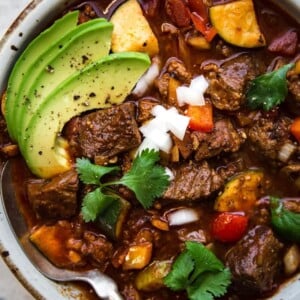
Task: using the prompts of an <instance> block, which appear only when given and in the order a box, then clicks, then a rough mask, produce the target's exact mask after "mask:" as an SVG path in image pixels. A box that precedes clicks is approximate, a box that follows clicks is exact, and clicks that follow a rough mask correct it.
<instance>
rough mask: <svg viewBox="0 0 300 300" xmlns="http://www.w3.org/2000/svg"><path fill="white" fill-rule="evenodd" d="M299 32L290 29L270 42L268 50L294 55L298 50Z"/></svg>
mask: <svg viewBox="0 0 300 300" xmlns="http://www.w3.org/2000/svg"><path fill="white" fill-rule="evenodd" d="M297 43H298V34H297V31H296V30H295V29H290V30H287V31H285V32H284V33H281V34H280V35H278V36H277V37H275V38H274V39H273V40H272V41H271V42H270V44H269V46H268V50H269V51H270V52H275V53H278V54H281V55H294V54H295V53H296V50H297Z"/></svg>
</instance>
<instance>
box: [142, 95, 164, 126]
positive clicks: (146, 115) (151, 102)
mask: <svg viewBox="0 0 300 300" xmlns="http://www.w3.org/2000/svg"><path fill="white" fill-rule="evenodd" d="M157 104H159V103H158V101H157V100H155V99H148V98H147V99H140V100H139V101H138V114H137V121H138V122H144V121H147V120H149V119H151V118H152V117H153V115H152V113H151V111H152V109H153V107H154V106H156V105H157Z"/></svg>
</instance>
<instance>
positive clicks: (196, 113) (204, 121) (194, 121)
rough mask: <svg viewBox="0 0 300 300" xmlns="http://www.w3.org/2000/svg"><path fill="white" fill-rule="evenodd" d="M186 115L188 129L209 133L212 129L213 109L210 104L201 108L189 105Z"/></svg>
mask: <svg viewBox="0 0 300 300" xmlns="http://www.w3.org/2000/svg"><path fill="white" fill-rule="evenodd" d="M186 115H187V116H188V117H190V123H189V128H190V129H192V130H198V131H202V132H210V131H212V130H213V128H214V123H213V109H212V105H211V104H210V103H206V104H205V105H202V106H194V105H189V106H188V108H187V110H186Z"/></svg>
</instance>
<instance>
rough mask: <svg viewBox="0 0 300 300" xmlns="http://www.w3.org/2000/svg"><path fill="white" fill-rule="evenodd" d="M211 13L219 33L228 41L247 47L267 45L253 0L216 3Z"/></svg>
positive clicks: (210, 10)
mask: <svg viewBox="0 0 300 300" xmlns="http://www.w3.org/2000/svg"><path fill="white" fill-rule="evenodd" d="M209 14H210V19H211V22H212V24H213V26H214V27H215V28H216V30H217V32H218V34H219V35H220V36H221V37H222V38H223V39H224V40H225V41H227V42H228V43H230V44H233V45H235V46H239V47H245V48H255V47H261V46H265V45H266V41H265V38H264V36H263V34H262V33H261V31H260V28H259V26H258V23H257V19H256V15H255V10H254V6H253V2H252V0H239V1H234V2H230V3H226V4H220V5H216V6H213V7H211V8H210V9H209Z"/></svg>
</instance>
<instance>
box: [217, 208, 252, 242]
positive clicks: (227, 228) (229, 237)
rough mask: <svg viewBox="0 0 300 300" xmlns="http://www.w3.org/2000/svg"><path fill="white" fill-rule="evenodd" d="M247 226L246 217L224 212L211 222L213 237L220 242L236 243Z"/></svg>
mask: <svg viewBox="0 0 300 300" xmlns="http://www.w3.org/2000/svg"><path fill="white" fill-rule="evenodd" d="M247 226H248V217H247V216H245V215H242V214H237V213H229V212H224V213H221V214H219V215H217V217H216V218H215V219H214V220H213V223H212V234H213V237H214V238H215V239H216V240H218V241H221V242H225V243H230V242H236V241H238V240H239V239H240V238H241V237H242V236H243V235H244V233H245V231H246V229H247Z"/></svg>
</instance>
